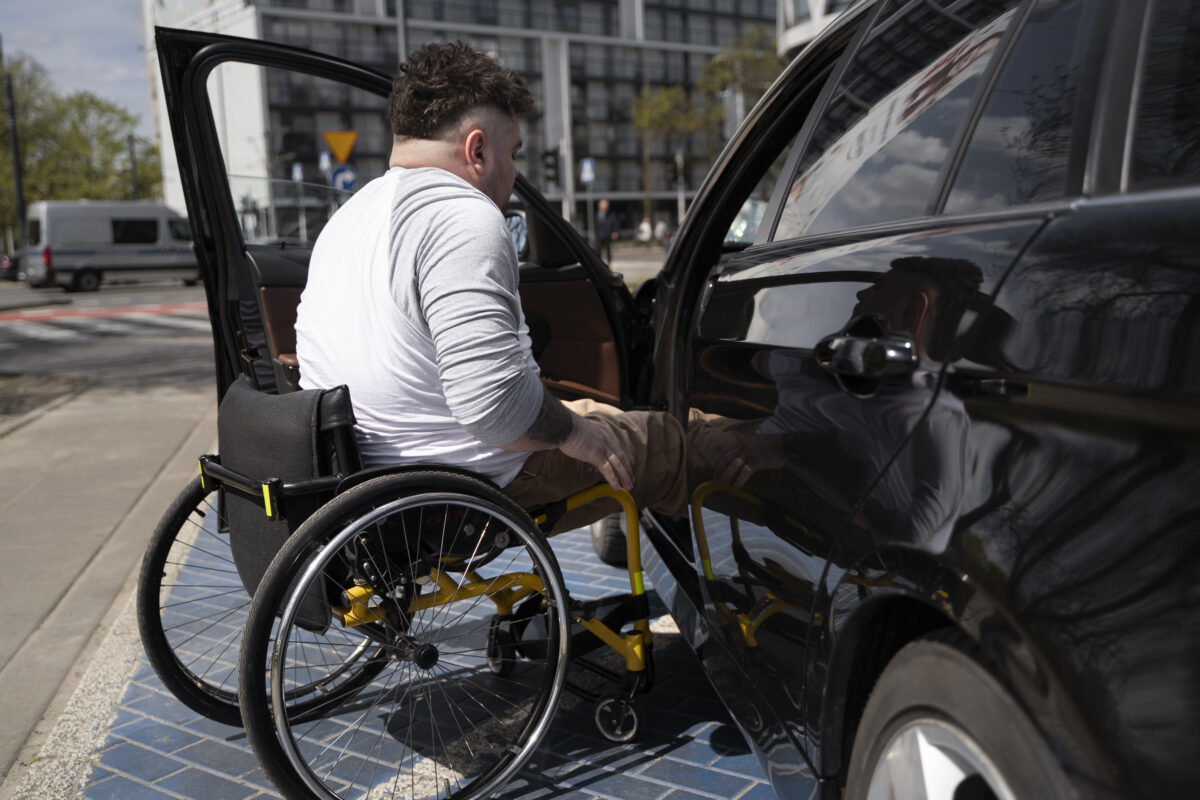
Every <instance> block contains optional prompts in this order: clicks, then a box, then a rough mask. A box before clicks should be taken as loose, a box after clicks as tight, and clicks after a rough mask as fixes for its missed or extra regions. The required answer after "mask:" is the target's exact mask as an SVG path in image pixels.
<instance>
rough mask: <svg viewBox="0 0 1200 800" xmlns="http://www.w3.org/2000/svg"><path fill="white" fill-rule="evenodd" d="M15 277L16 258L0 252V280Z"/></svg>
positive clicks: (10, 279) (8, 279)
mask: <svg viewBox="0 0 1200 800" xmlns="http://www.w3.org/2000/svg"><path fill="white" fill-rule="evenodd" d="M16 279H17V260H16V259H15V258H13V257H12V256H9V255H7V254H5V253H0V280H3V281H15V280H16Z"/></svg>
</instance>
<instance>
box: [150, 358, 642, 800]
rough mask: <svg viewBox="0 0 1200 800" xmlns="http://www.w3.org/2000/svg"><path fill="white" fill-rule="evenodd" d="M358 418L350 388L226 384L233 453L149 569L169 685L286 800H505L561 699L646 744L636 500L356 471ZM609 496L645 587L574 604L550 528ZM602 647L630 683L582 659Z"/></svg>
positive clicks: (153, 619)
mask: <svg viewBox="0 0 1200 800" xmlns="http://www.w3.org/2000/svg"><path fill="white" fill-rule="evenodd" d="M353 423H354V418H353V413H352V411H351V407H350V403H349V394H348V391H347V390H346V389H345V387H339V388H338V389H333V390H325V391H321V390H310V391H297V392H291V393H287V394H279V395H274V394H267V393H264V392H260V391H258V390H257V389H255V388H253V386H252V385H251V383H250V382H249V381H248V380H247V379H245V378H242V379H240V380H238V381H236V382H235V383H234V384H232V385H231V387H230V388H229V390H228V391H227V393H226V395H225V397H224V398H223V400H222V403H221V407H220V410H219V414H218V435H219V453H220V455H206V456H202V457H201V458H200V476H199V477H198V478H197V479H195V480H194V481H193V482H192V483H191V484H190V485H189V486H188V487H186V488H185V490H184V492H183V493H182V494H181V495H180V497H179V498H178V499H177V500H176V501H175V503H174V504H173V505H172V506H171V508H170V509H169V510H168V511H167V513H166V515H165V516H164V518H163V521H162V522H161V523H160V524H159V527H158V529H157V530H156V531H155V533H154V536H153V537H152V540H151V542H150V545H149V547H148V549H147V552H146V555H145V558H144V561H143V566H142V571H141V579H140V581H139V586H138V598H137V607H138V620H139V625H140V628H141V633H142V640H143V644H144V647H145V650H146V653H147V657H148V660H149V662H150V663H151V665H152V666H153V667H154V669H155V671H156V672H157V673H158V675H159V676H160V678H161V679H162V681H163V684H164V685H165V686H166V687H167V689H168V690H170V691H171V692H172V693H174V694H175V695H176V697H178V698H179V699H180V701H181V702H183V703H184V704H185V705H187V706H188V707H189V708H191V709H193V710H195V711H197V712H198V713H200V714H203V715H205V716H207V717H210V718H212V719H215V720H217V721H220V722H224V723H228V724H238V723H240V724H242V725H243V726H244V727H245V730H246V736H247V739H248V741H249V743H250V745H251V747H252V748H253V750H254V752H255V755H256V756H257V758H258V760H259V763H260V764H261V766H262V768H263V769H264V771H265V772H266V773H267V775H268V777H269V778H270V779H271V780H272V781H273V782H274V784H275V785H276V786H277V787H278V788H279V790H280V791H281V793H282V794H283V795H284V797H287V798H339V799H340V798H373V797H382V796H385V795H386V796H388V797H396V796H399V797H406V798H475V797H490V796H492V795H493V794H494V793H495V792H497V791H498V790H499V789H500V788H501V787H502V786H503V785H504V784H505V783H506V782H507V781H509V780H510V779H511V778H512V777H513V776H514V775H516V773H517V772H518V771H519V770H520V769H521V767H522V766H523V765H525V764H526V763H527V762H528V760H529V759H530V757H531V756H532V755H533V753H534V752H535V751H536V749H537V748H538V746H539V744H540V743H541V741H542V740H543V739H544V737H545V736H546V734H547V732H548V730H549V728H550V725H551V722H552V720H553V717H554V714H555V711H556V709H557V708H558V705H559V701H560V699H561V698H562V696H563V693H564V692H566V691H571V692H573V693H576V694H578V695H580V696H582V697H583V698H584V699H586V700H590V701H592V702H593V703H594V721H595V724H596V726H597V729H598V730H599V732H600V733H601V734H602V735H603V736H604V737H605V738H607V739H609V740H612V741H617V742H624V741H629V740H631V739H632V738H634V736H635V735H636V733H637V730H638V727H639V718H638V710H637V705H636V696H637V694H639V693H640V692H643V691H647V690H648V689H649V688H650V686H651V685H652V683H653V663H652V654H651V635H650V626H649V602H648V598H647V596H646V594H645V588H644V584H643V580H642V573H641V563H640V550H639V541H638V528H637V524H638V523H637V517H638V514H637V509H636V507H635V505H634V503H633V500H632V498H631V497H630V496H629V494H628V493H627V492H623V491H617V490H613V489H611V488H609V487H608V486H607V485H600V486H596V487H593V488H591V489H589V490H587V491H585V492H581V493H579V494H577V495H575V496H573V497H571V498H568V499H567V500H565V501H563V502H561V503H557V504H555V505H554V506H551V507H547V508H544V509H538V510H534V511H533V512H532V514H531V512H528V511H526V510H525V509H522V508H521V507H520V506H518V505H517V504H516V503H514V502H513V501H512V500H511V499H509V498H508V497H507V496H506V495H504V494H503V493H502V492H501V491H500V490H499V489H498V488H496V487H495V486H494V485H492V484H490V483H489V482H487V481H485V480H482V479H480V478H478V477H476V476H473V475H470V474H468V473H466V472H463V471H459V470H454V469H448V468H443V467H409V468H401V469H396V468H389V469H363V468H362V465H361V463H360V461H359V457H358V452H357V448H356V446H355V440H354V435H353V430H352V426H353ZM601 497H612V498H614V499H616V500H617V501H618V502H619V503H620V505H621V506H622V509H623V511H624V513H625V516H626V529H627V531H629V534H628V538H627V549H628V553H627V561H628V568H629V576H630V588H631V591H630V593H629V594H627V595H621V596H619V597H616V598H605V599H603V600H600V601H590V602H577V601H575V600H573V599H572V598H571V597H570V595H569V593H568V591H567V587H566V584H565V582H564V580H563V576H562V572H561V570H560V569H559V566H558V562H557V560H556V558H555V555H554V552H553V550H552V549H551V547H550V545H549V543H548V541H547V533H548V532H549V531H550V529H551V528H552V526H553V524H554V522H555V521H556V520H557V519H558V518H560V517H561V515H562V514H563V513H566V512H567V511H571V510H574V509H575V508H578V507H580V506H583V505H585V504H587V503H590V502H594V501H595V500H597V499H599V498H601ZM602 646H606V647H608V648H611V649H612V650H615V651H616V652H617V653H618V654H619V655H620V657H621V659H623V661H624V670H623V671H622V672H618V671H614V670H611V669H607V668H605V667H603V666H601V665H599V664H596V663H593V662H591V661H589V660H586V659H584V658H582V656H583V655H585V654H586V653H587V652H589V651H591V650H595V649H598V648H600V647H602ZM569 664H576V665H579V666H582V667H584V668H586V669H588V670H589V671H591V672H593V673H595V674H597V675H598V676H599V677H600V679H601V682H602V683H607V684H609V685H610V687H611V688H610V690H608V691H604V692H595V691H592V690H591V689H587V688H584V687H583V686H581V685H579V684H578V683H576V682H574V681H572V680H570V679H569V676H568V665H569Z"/></svg>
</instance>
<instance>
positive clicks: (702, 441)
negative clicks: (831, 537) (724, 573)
mask: <svg viewBox="0 0 1200 800" xmlns="http://www.w3.org/2000/svg"><path fill="white" fill-rule="evenodd" d="M981 282H982V272H981V271H980V270H979V268H978V267H977V266H976V265H974V264H972V263H971V262H969V261H964V260H959V259H941V258H931V257H910V258H900V259H896V260H895V261H893V262H892V264H891V269H890V270H889V271H888V272H886V273H884V274H883V275H881V276H880V277H879V278H878V279H877V280H876V281H875V282H874V283H873V284H871V285H870V286H869V287H867V288H866V289H863V290H862V291H861V292H859V293H858V295H857V297H858V303H857V305H856V306H855V307H854V309H853V311H852V312H851V319H852V322H853V321H858V320H861V319H862V318H863V317H864V316H867V315H870V316H872V317H874V318H875V319H876V320H877V321H878V323H879V324H880V327H881V328H882V329H883V330H885V331H888V332H890V333H891V334H904V335H907V336H908V337H911V339H912V341H913V343H914V345H915V348H916V352H917V355H918V356H919V358H920V365H919V366H918V367H917V368H916V370H915V371H914V372H913V373H912V374H911V376H906V377H905V378H904V379H903V381H902V382H900V383H898V384H895V385H887V384H884V385H880V386H878V390H877V391H875V392H874V393H872V394H870V395H869V396H856V395H855V394H852V393H850V392H849V391H846V390H845V389H843V388H841V387H840V386H839V385H837V384H835V383H834V382H833V381H831V380H830V379H829V376H827V375H824V374H821V373H820V372H819V371H817V370H814V369H813V368H812V367H813V361H812V359H811V356H810V355H809V354H808V353H801V352H797V351H786V350H780V351H774V352H772V353H771V354H770V355H769V356H768V358H767V364H766V371H767V372H768V373H769V374H770V376H771V377H772V378H773V380H774V381H775V385H776V391H777V394H778V403H777V405H776V407H775V409H774V411H773V412H772V414H771V416H769V417H768V418H766V419H765V420H761V421H757V422H749V423H747V422H737V423H733V422H727V421H726V422H718V421H714V420H708V421H707V422H703V421H700V420H696V421H694V424H693V426H692V431H690V435H691V437H692V441H693V445H694V453H693V460H694V461H695V462H696V463H697V464H698V465H702V464H703V463H704V461H705V460H706V459H708V460H709V461H710V463H711V472H712V474H713V476H714V477H715V478H716V480H718V481H720V482H722V483H726V484H729V485H732V486H735V487H741V486H745V487H746V488H747V489H749V490H751V491H753V492H755V493H757V494H760V495H762V496H763V498H764V499H765V500H772V499H777V500H778V501H779V502H780V504H781V505H783V506H785V507H786V506H788V505H790V504H792V503H794V497H795V494H794V486H795V481H796V479H797V478H802V479H803V482H804V483H805V484H806V485H808V486H810V487H813V486H816V487H820V491H821V493H822V495H823V496H824V497H825V498H826V499H828V500H833V501H834V502H833V505H835V506H840V507H842V508H843V509H844V510H846V511H849V508H850V506H851V504H852V503H853V502H854V501H855V500H856V499H857V498H858V497H860V496H861V495H862V493H863V492H864V491H865V490H866V489H867V486H868V483H867V482H868V481H871V480H873V479H874V478H875V477H876V476H879V475H880V474H881V473H882V477H881V479H880V482H879V484H878V485H876V486H875V487H874V490H873V492H872V494H871V499H870V501H869V502H868V503H865V504H864V507H863V508H862V509H860V510H859V512H858V514H857V515H856V518H855V519H856V521H857V522H858V523H859V524H861V525H862V526H863V527H865V528H867V529H869V530H871V531H872V532H874V534H875V535H876V536H877V537H878V538H882V539H887V540H889V541H896V542H903V543H907V544H911V545H914V546H918V547H922V548H927V549H935V550H936V549H941V548H942V547H944V546H945V543H946V539H947V537H948V533H949V525H950V523H951V522H952V521H953V517H954V513H955V511H956V509H957V506H958V503H959V500H960V498H961V494H962V486H963V480H962V470H963V468H964V465H965V454H964V449H965V447H966V441H967V439H966V430H967V415H966V413H965V411H964V409H963V407H962V404H961V403H960V402H959V401H958V400H957V398H954V397H953V396H952V395H950V394H949V393H946V392H939V391H938V388H937V383H938V381H937V373H936V372H935V371H934V367H933V364H935V363H936V362H938V361H944V360H946V359H947V358H948V355H949V350H950V347H951V345H952V343H953V340H954V337H955V333H956V331H957V328H958V323H959V321H960V320H961V318H962V315H963V312H964V311H965V309H966V308H967V305H968V303H969V302H970V299H971V297H972V296H973V295H974V293H975V292H976V291H977V289H978V287H979V285H980V284H981ZM847 327H850V325H847ZM906 440H907V446H906V447H904V448H903V449H901V446H902V445H904V444H905V442H906ZM897 451H900V452H899V455H898V456H897V460H896V461H895V463H889V462H890V461H891V459H892V457H893V455H894V454H896V453H897ZM785 467H786V468H787V469H788V470H789V472H788V473H778V472H776V471H777V470H781V469H783V468H785Z"/></svg>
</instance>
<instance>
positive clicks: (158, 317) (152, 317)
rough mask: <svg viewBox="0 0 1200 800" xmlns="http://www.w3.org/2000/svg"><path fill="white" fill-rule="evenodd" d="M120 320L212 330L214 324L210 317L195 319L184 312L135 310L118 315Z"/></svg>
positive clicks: (166, 326)
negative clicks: (152, 312)
mask: <svg viewBox="0 0 1200 800" xmlns="http://www.w3.org/2000/svg"><path fill="white" fill-rule="evenodd" d="M116 319H119V320H127V321H130V322H138V323H146V324H150V325H161V326H162V327H164V328H183V329H186V330H192V331H205V332H209V331H211V330H212V325H211V324H210V323H209V321H208V317H207V316H206V317H204V318H203V319H193V318H192V317H190V316H184V315H182V314H148V313H146V312H144V311H133V312H130V313H128V314H122V315H121V316H119V317H116Z"/></svg>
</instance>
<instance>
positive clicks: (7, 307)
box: [0, 297, 75, 313]
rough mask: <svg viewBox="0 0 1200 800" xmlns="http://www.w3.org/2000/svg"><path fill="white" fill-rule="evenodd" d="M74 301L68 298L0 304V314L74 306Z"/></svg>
mask: <svg viewBox="0 0 1200 800" xmlns="http://www.w3.org/2000/svg"><path fill="white" fill-rule="evenodd" d="M74 302H75V301H74V300H72V299H71V298H69V297H57V298H55V299H53V300H28V301H23V302H19V303H12V304H8V303H0V313H3V312H5V311H24V310H25V309H28V308H41V307H42V306H69V305H72V304H74Z"/></svg>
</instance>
